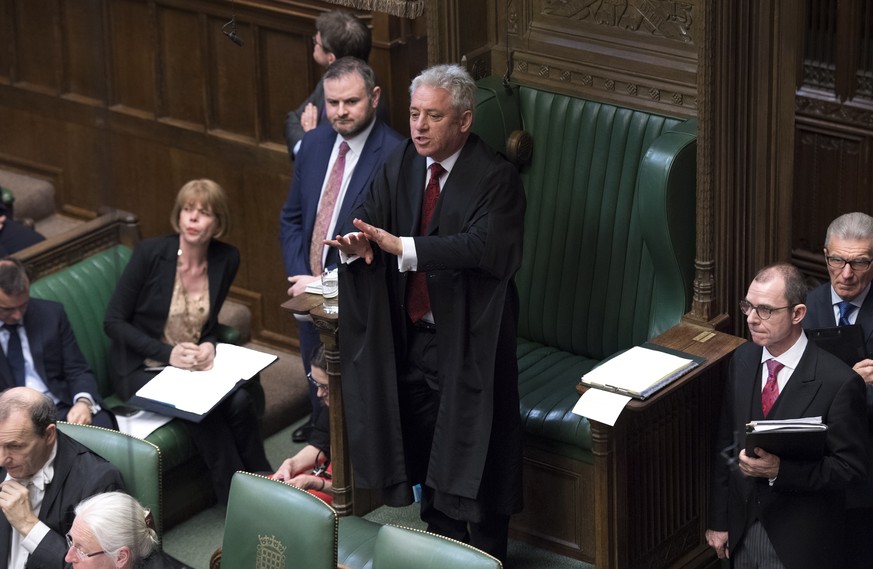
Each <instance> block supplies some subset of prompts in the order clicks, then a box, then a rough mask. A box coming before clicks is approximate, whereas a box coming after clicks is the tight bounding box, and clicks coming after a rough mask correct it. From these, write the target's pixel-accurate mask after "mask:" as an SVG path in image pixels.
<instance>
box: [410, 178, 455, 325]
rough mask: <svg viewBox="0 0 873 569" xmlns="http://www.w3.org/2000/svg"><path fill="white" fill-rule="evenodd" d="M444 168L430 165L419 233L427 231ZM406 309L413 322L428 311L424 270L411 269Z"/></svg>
mask: <svg viewBox="0 0 873 569" xmlns="http://www.w3.org/2000/svg"><path fill="white" fill-rule="evenodd" d="M445 171H446V170H445V168H443V167H442V165H441V164H440V163H438V162H434V163H433V164H431V165H430V179H429V180H428V181H427V187H426V188H425V189H424V198H423V199H422V200H421V224H420V225H419V230H418V233H419V235H425V234H426V233H427V227H428V225H430V218H431V217H433V210H434V209H436V203H437V200H438V199H439V198H440V176H442V175H443V173H444V172H445ZM406 310H407V312H408V313H409V319H410V320H412V321H413V322H418V321H419V320H421V318H422V316H424V315H425V314H427V313H428V312H430V297H429V296H428V294H427V276H426V274H425V272H424V271H412V272H411V273H410V274H409V281H408V282H407V283H406Z"/></svg>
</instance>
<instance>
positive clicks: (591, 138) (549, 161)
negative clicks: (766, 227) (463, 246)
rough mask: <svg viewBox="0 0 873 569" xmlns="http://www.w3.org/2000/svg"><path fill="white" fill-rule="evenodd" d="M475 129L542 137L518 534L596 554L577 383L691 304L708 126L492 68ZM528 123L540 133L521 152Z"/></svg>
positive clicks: (528, 296) (530, 213)
mask: <svg viewBox="0 0 873 569" xmlns="http://www.w3.org/2000/svg"><path fill="white" fill-rule="evenodd" d="M473 130H474V131H475V132H477V133H478V134H480V136H482V137H483V138H484V139H485V140H486V141H488V142H489V143H490V144H491V145H492V146H493V147H495V148H496V149H497V150H498V151H501V152H504V153H506V154H507V155H508V157H510V158H514V157H515V156H516V155H517V154H524V151H525V150H529V147H528V146H527V145H529V144H530V142H531V141H532V154H531V156H530V160H529V163H528V164H521V165H520V166H519V167H520V172H521V176H522V179H523V181H524V186H525V193H526V196H527V213H526V217H525V249H524V261H523V264H522V267H521V270H520V271H519V273H518V275H517V276H516V283H517V285H518V288H519V293H520V299H521V310H520V319H519V329H518V349H517V357H518V364H519V374H520V375H519V392H520V393H519V394H520V397H521V409H520V411H521V415H522V419H523V421H524V427H525V434H526V437H525V472H524V476H525V482H524V484H525V510H524V512H522V514H520V515H518V516H515V517H514V518H513V522H512V531H513V536H514V537H516V538H521V539H524V540H527V541H530V542H532V543H535V544H537V545H540V546H544V547H549V548H550V549H554V550H555V551H558V552H559V553H562V554H565V555H571V556H573V557H576V558H578V559H582V560H585V561H588V562H592V563H593V562H594V548H595V543H594V542H595V525H596V520H595V519H594V516H593V512H594V506H593V496H594V492H595V488H594V476H593V468H592V465H593V463H594V457H593V454H592V437H591V429H590V425H589V423H588V420H587V419H586V418H584V417H580V416H578V415H575V414H573V413H572V408H573V406H574V404H575V403H576V401H577V400H578V398H579V395H578V393H577V391H576V385H577V384H578V383H579V378H580V377H581V376H582V375H583V374H585V373H586V372H588V371H589V370H590V369H591V368H592V367H594V366H595V365H597V364H598V363H599V362H601V361H602V360H604V359H606V358H607V357H609V356H611V355H612V354H615V353H616V352H619V351H622V350H625V349H627V348H630V347H632V346H634V345H637V344H640V343H642V342H644V341H646V340H647V339H650V338H652V337H653V336H655V335H657V334H659V333H661V332H663V331H665V330H667V329H668V328H670V327H671V326H673V325H675V324H677V323H678V322H679V321H680V319H681V317H682V316H683V315H684V314H685V313H686V311H687V310H688V309H689V308H690V303H691V292H692V291H691V284H692V280H693V268H694V266H693V261H694V249H695V167H696V161H695V160H696V159H695V152H696V135H695V132H696V123H695V121H693V120H692V121H688V122H682V121H681V120H679V119H675V118H669V117H663V116H658V115H654V114H650V113H647V112H640V111H635V110H632V109H627V108H620V107H616V106H611V105H607V104H602V103H597V102H593V101H587V100H583V99H579V98H574V97H570V96H566V95H560V94H556V93H551V92H547V91H543V90H539V89H534V88H530V87H525V86H521V87H518V86H514V87H513V89H512V94H511V95H510V94H507V92H506V90H505V89H504V87H503V86H502V85H501V84H500V83H499V81H498V80H496V79H495V78H487V79H485V80H482V81H480V84H479V93H478V105H477V110H476V114H475V117H474V123H473ZM518 131H523V132H525V133H526V135H529V137H530V139H531V140H524V139H523V138H522V140H523V142H522V143H521V147H522V148H521V150H522V151H521V152H519V148H518V147H517V146H516V147H513V146H512V145H513V144H516V145H518V141H519V137H517V136H516V135H517V133H518ZM507 141H509V145H508V146H509V147H508V148H507Z"/></svg>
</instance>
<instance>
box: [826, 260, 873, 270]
mask: <svg viewBox="0 0 873 569" xmlns="http://www.w3.org/2000/svg"><path fill="white" fill-rule="evenodd" d="M827 260H828V267H830V268H832V269H837V270H840V271H842V270H843V268H844V267H845V266H846V265H849V266H850V267H852V270H853V271H855V272H860V271H866V270H867V269H869V268H870V263H871V262H873V261H871V260H870V259H843V258H842V257H830V256H828V257H827Z"/></svg>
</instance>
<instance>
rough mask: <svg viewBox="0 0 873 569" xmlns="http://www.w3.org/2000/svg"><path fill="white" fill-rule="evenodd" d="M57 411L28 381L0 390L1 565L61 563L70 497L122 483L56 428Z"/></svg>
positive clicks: (21, 568) (17, 567)
mask: <svg viewBox="0 0 873 569" xmlns="http://www.w3.org/2000/svg"><path fill="white" fill-rule="evenodd" d="M55 413H56V411H55V406H54V403H52V400H51V399H49V398H48V397H47V396H45V395H43V394H42V393H39V392H38V391H36V390H33V389H30V388H29V387H13V388H11V389H8V390H6V391H4V392H3V394H2V395H0V480H2V482H0V511H2V514H3V515H0V567H8V568H9V569H24V568H25V567H61V566H62V565H63V562H64V556H65V555H66V553H67V550H68V549H69V545H67V541H66V539H65V535H66V533H67V532H69V531H70V528H71V527H72V524H73V515H72V514H73V508H74V507H75V506H76V504H78V503H79V502H81V501H82V500H83V499H85V498H87V497H89V496H93V495H94V494H99V493H101V492H110V491H113V490H123V489H124V485H123V482H122V480H121V473H120V472H118V470H117V469H116V468H115V467H114V466H112V465H111V464H110V463H108V462H107V461H105V460H103V459H102V458H100V457H99V456H97V455H96V454H94V453H92V452H91V451H89V450H88V449H87V448H85V447H84V446H82V445H80V444H79V443H77V442H76V441H74V440H73V439H71V438H70V437H68V436H66V435H64V434H63V433H61V432H59V431H58V428H57V425H56V424H55Z"/></svg>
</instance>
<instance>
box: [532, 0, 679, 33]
mask: <svg viewBox="0 0 873 569" xmlns="http://www.w3.org/2000/svg"><path fill="white" fill-rule="evenodd" d="M694 9H695V4H694V3H693V2H677V1H676V0H546V2H545V4H544V5H543V7H542V14H543V15H547V16H556V17H561V18H568V19H572V20H576V21H578V22H586V23H590V24H595V25H599V26H605V27H613V28H618V29H621V30H627V31H630V32H636V33H640V34H644V35H653V36H656V37H662V38H666V39H670V40H676V41H680V42H682V43H693V41H694V40H693V28H694Z"/></svg>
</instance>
